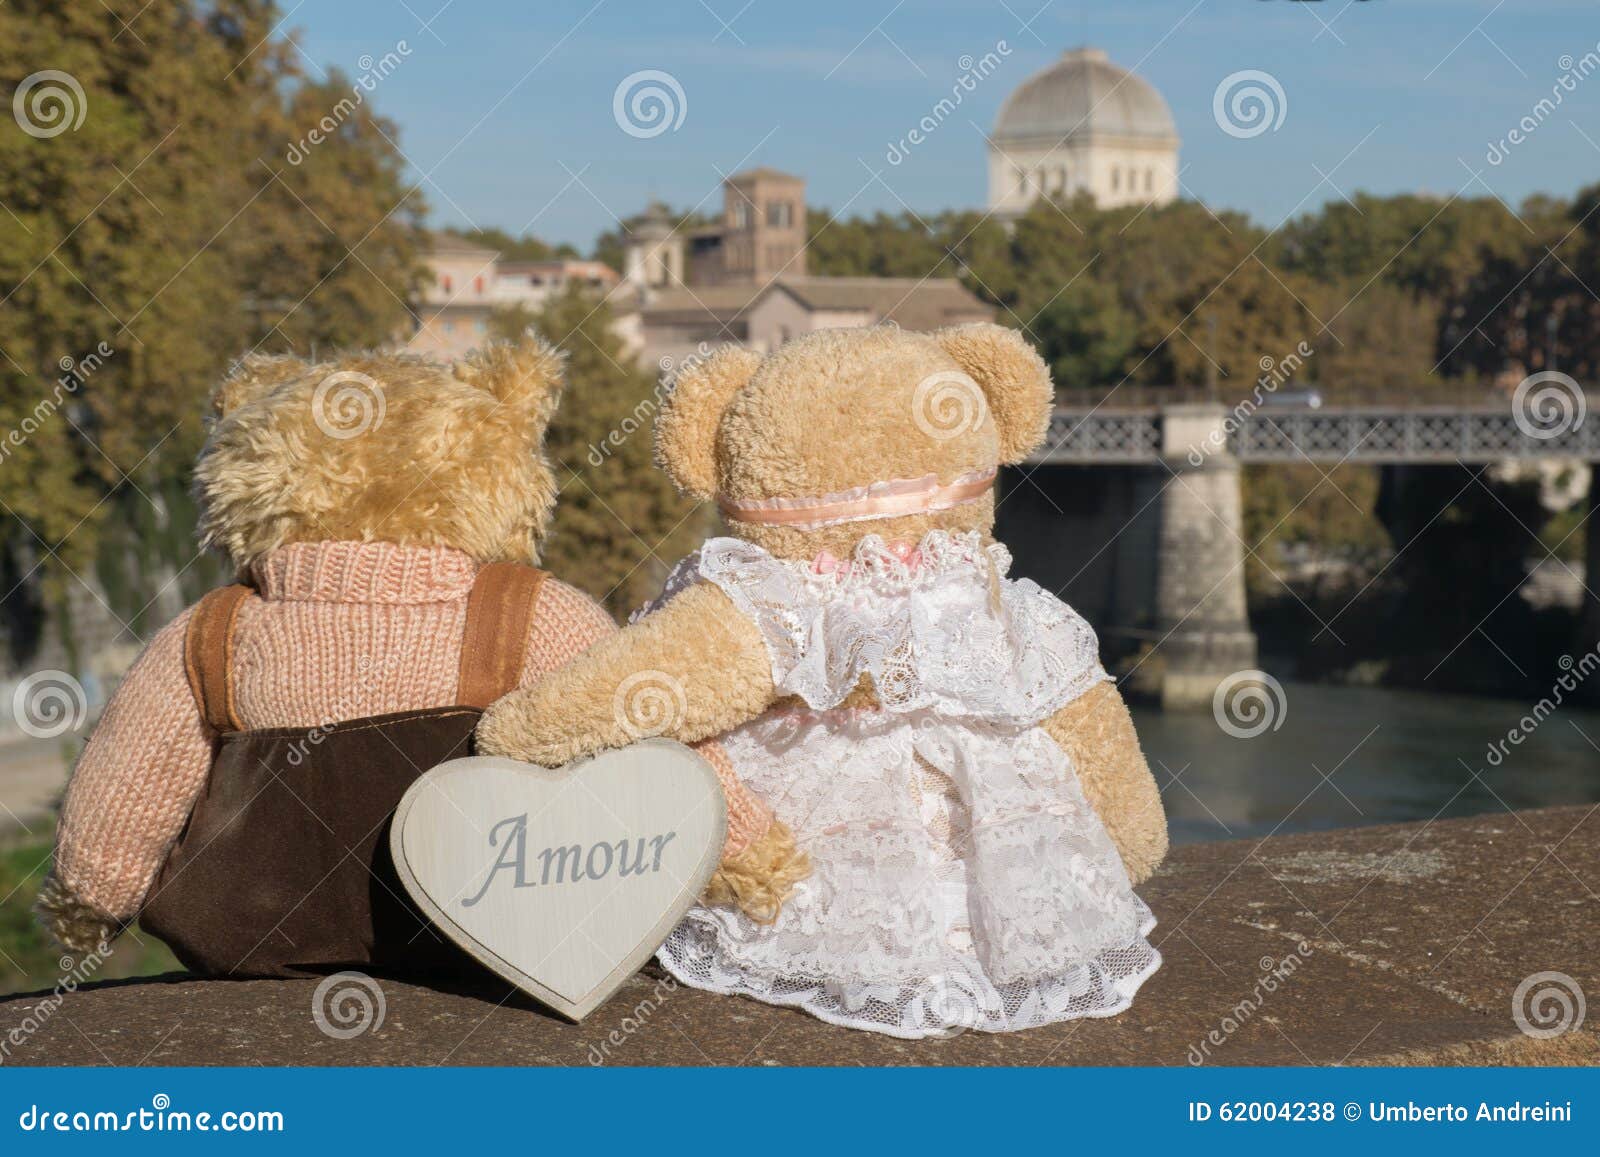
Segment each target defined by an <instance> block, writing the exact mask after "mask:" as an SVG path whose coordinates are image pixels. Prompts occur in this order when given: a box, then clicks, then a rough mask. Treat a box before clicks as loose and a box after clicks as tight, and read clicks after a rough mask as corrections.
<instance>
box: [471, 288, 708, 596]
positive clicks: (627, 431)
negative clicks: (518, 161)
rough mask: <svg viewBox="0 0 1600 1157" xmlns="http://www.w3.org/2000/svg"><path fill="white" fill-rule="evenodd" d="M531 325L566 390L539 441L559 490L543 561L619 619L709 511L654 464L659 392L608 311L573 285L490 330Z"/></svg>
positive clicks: (503, 316)
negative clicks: (558, 361) (554, 353)
mask: <svg viewBox="0 0 1600 1157" xmlns="http://www.w3.org/2000/svg"><path fill="white" fill-rule="evenodd" d="M530 327H531V328H533V329H534V330H536V331H537V332H538V333H540V334H542V335H543V336H544V338H545V340H546V341H549V342H550V343H551V344H552V345H555V346H556V347H557V348H558V349H560V350H562V351H563V352H564V353H565V354H566V355H567V389H566V393H565V395H564V396H563V398H562V402H561V407H560V409H559V410H557V412H556V417H555V420H554V422H552V423H551V426H550V430H549V433H548V435H547V436H546V440H545V448H546V453H548V454H549V456H550V459H551V462H552V464H553V465H554V466H555V470H556V475H557V479H558V481H559V484H560V487H561V497H560V501H559V502H558V503H557V505H556V516H555V524H554V526H553V527H552V530H551V535H550V539H549V542H548V544H547V545H546V549H545V552H544V565H546V566H547V567H549V568H550V569H551V570H552V571H553V572H555V573H556V574H559V575H560V576H561V577H562V578H563V579H565V580H566V581H568V582H570V583H573V584H574V585H576V586H578V587H581V588H582V589H583V590H585V591H587V592H588V593H589V594H591V595H593V596H594V597H595V598H597V599H599V600H600V601H601V602H602V603H604V604H605V606H606V607H607V609H609V610H610V611H611V612H612V613H613V614H614V615H617V616H618V617H624V616H626V615H627V614H628V612H630V611H632V610H633V609H634V608H636V607H638V606H639V605H640V604H642V603H644V602H645V601H647V600H648V599H651V598H653V597H655V596H656V595H657V594H659V593H660V592H661V584H662V582H663V581H664V580H665V579H666V577H667V573H668V572H669V571H670V570H671V568H672V565H673V564H674V563H676V562H677V561H678V560H679V559H680V558H682V557H683V556H684V555H686V554H688V553H689V552H690V551H691V550H693V549H694V548H695V547H696V546H698V545H699V544H700V542H701V541H702V540H703V539H704V538H705V537H706V536H707V535H708V534H709V533H711V531H712V528H713V527H714V525H715V511H714V509H713V508H711V507H709V506H704V505H701V504H697V503H693V502H690V501H688V500H686V499H684V498H682V497H681V496H680V495H679V494H678V492H677V491H676V490H675V489H674V488H673V486H672V483H671V482H670V481H668V479H667V476H666V475H665V474H664V473H662V472H661V471H660V470H658V469H656V467H655V464H654V461H653V447H654V441H655V439H654V433H655V416H656V413H657V411H658V410H659V408H660V404H661V399H662V397H663V396H664V391H663V388H662V387H661V386H660V385H659V384H658V383H657V382H655V381H654V380H652V378H651V376H650V375H649V374H648V373H647V372H645V371H644V370H641V369H639V368H638V365H637V364H636V363H635V362H634V360H633V359H632V357H631V356H630V355H628V354H627V353H626V351H624V350H623V348H622V344H621V342H620V341H619V340H618V338H617V334H616V330H615V328H614V323H613V317H612V314H611V311H610V309H609V308H608V307H607V306H606V305H605V304H604V302H603V301H601V300H599V299H597V298H596V297H595V296H594V295H593V294H588V293H584V292H583V291H582V290H580V289H577V288H573V289H571V290H569V291H568V292H567V293H565V294H563V295H561V296H558V297H554V298H552V299H551V300H550V301H549V302H548V303H547V304H546V305H545V307H544V309H543V310H541V311H539V312H538V313H530V312H528V311H527V310H525V309H521V308H514V309H509V310H504V311H501V312H500V313H498V314H496V316H495V318H494V320H493V322H492V324H491V327H490V328H491V332H492V334H493V335H494V336H496V337H500V338H510V337H514V336H515V335H517V334H519V333H521V332H522V331H523V330H525V329H528V328H530Z"/></svg>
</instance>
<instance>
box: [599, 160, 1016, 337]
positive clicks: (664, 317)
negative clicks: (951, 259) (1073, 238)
mask: <svg viewBox="0 0 1600 1157" xmlns="http://www.w3.org/2000/svg"><path fill="white" fill-rule="evenodd" d="M805 190H806V186H805V181H804V180H803V179H802V178H800V177H795V176H791V175H789V174H787V173H780V172H778V171H777V170H775V169H768V168H760V169H752V170H750V171H749V172H744V173H736V174H734V175H733V176H731V177H729V178H728V179H727V180H725V181H724V182H723V207H722V214H721V218H720V220H719V221H718V222H717V223H716V224H713V225H707V226H701V227H698V228H693V227H692V228H687V229H679V228H676V227H675V222H674V220H673V218H672V216H671V214H670V212H669V211H668V210H667V208H666V206H664V205H660V204H656V205H652V206H650V207H649V208H648V209H647V210H646V211H645V213H644V214H643V216H642V217H640V218H639V219H638V220H636V221H635V222H634V223H633V224H632V225H631V226H630V227H629V229H628V237H627V242H626V248H625V257H624V262H623V269H624V270H625V281H626V283H627V285H628V286H629V288H631V289H632V290H633V292H634V293H635V294H636V298H637V301H638V312H637V316H636V318H634V319H632V320H634V321H635V322H636V325H637V329H636V331H635V332H636V333H637V342H638V344H639V346H640V347H641V353H642V356H643V357H644V358H645V359H646V360H648V361H655V362H664V361H666V360H671V361H678V360H681V359H682V358H684V357H687V356H689V355H691V354H693V353H695V352H697V351H699V350H702V349H704V348H705V347H708V346H716V345H722V344H726V343H729V342H738V343H740V344H744V345H748V346H750V347H751V348H753V349H757V350H761V351H766V350H770V349H772V348H774V347H775V346H778V345H781V344H782V343H783V342H785V341H788V340H789V339H790V338H792V337H797V336H799V335H800V334H803V333H810V332H811V331H813V330H818V329H833V328H838V327H842V326H858V325H873V324H876V323H878V322H883V321H892V322H895V323H896V324H898V325H901V326H904V327H905V328H907V329H919V330H921V329H937V328H939V327H940V326H945V325H956V324H959V323H961V322H966V321H988V320H990V319H991V318H992V317H993V312H994V311H993V310H992V309H990V307H989V306H987V305H985V304H984V303H983V302H982V301H980V300H979V299H978V298H977V297H975V296H974V295H973V294H972V293H971V292H970V291H969V290H968V289H967V288H966V287H965V286H963V285H962V284H961V283H960V282H959V281H956V280H955V279H954V278H876V277H809V276H807V275H806V200H805Z"/></svg>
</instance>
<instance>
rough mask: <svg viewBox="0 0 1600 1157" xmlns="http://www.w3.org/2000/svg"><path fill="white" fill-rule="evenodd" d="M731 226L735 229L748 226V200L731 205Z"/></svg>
mask: <svg viewBox="0 0 1600 1157" xmlns="http://www.w3.org/2000/svg"><path fill="white" fill-rule="evenodd" d="M733 227H734V228H735V229H748V228H750V202H748V201H740V202H739V203H738V204H737V205H735V206H734V207H733Z"/></svg>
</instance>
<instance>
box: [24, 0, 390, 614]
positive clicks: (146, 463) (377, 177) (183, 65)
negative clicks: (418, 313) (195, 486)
mask: <svg viewBox="0 0 1600 1157" xmlns="http://www.w3.org/2000/svg"><path fill="white" fill-rule="evenodd" d="M280 18H281V13H280V11H279V10H278V8H277V6H276V5H275V4H273V3H271V2H269V0H204V2H202V0H178V2H174V3H167V4H161V5H157V6H153V7H152V6H148V5H141V4H139V3H136V2H135V0H105V2H104V3H102V2H101V0H13V2H12V3H9V4H6V5H5V6H3V7H0V76H4V77H6V78H7V80H8V81H9V82H11V85H10V87H9V88H8V89H7V90H6V91H5V92H4V93H0V95H3V96H5V97H6V98H8V99H7V102H6V103H7V104H8V105H11V104H12V101H13V99H14V100H15V101H16V102H17V103H16V108H17V110H18V111H17V115H16V116H15V117H14V118H13V120H14V122H15V123H7V124H5V126H4V129H5V131H3V132H0V205H3V206H4V212H0V300H3V302H4V308H3V309H0V351H3V356H0V453H3V457H0V472H3V475H4V483H3V487H0V489H3V494H4V497H3V502H4V505H3V507H0V519H3V522H0V552H3V553H4V555H5V556H6V559H7V563H6V568H7V569H8V571H11V572H14V573H19V574H22V575H26V576H28V579H27V581H28V582H29V583H30V584H37V583H40V582H43V583H45V585H46V586H51V585H52V584H53V587H54V589H56V590H57V592H58V593H59V590H60V589H61V586H62V584H63V583H65V582H67V581H74V580H72V579H71V578H70V576H73V575H86V574H88V573H89V572H88V570H87V568H88V566H89V565H90V564H91V563H94V564H96V565H99V566H100V567H101V568H102V570H103V569H104V566H105V563H106V559H107V556H108V555H110V556H116V555H119V554H123V553H126V552H128V551H131V550H132V549H133V545H134V539H135V538H138V540H139V542H140V544H141V545H142V546H143V547H146V548H149V547H151V546H152V544H153V546H154V547H155V548H156V549H159V550H161V551H163V552H164V553H166V554H167V555H168V557H167V558H166V559H165V560H164V562H163V564H162V565H161V566H159V567H157V568H155V569H154V570H145V569H142V568H134V569H137V570H139V572H140V576H141V577H142V578H146V579H147V578H149V577H151V576H157V577H158V578H159V576H161V574H162V573H163V571H164V572H165V578H164V579H161V580H160V581H162V582H169V581H170V580H174V579H177V578H179V576H182V579H183V581H184V582H185V583H190V582H192V577H191V576H192V575H198V574H200V573H201V572H200V571H198V570H195V571H192V572H191V570H190V568H189V566H188V564H189V563H190V561H191V560H192V558H193V536H192V534H191V533H189V528H188V527H187V526H182V525H176V524H175V522H174V520H175V519H177V520H181V519H182V518H183V517H184V516H185V511H184V510H183V509H182V507H183V503H184V499H183V494H184V491H185V489H186V479H187V471H188V467H189V463H190V461H191V460H192V458H193V455H194V453H195V450H196V449H197V447H198V446H199V443H200V441H201V438H202V436H203V429H202V424H201V418H202V412H203V399H204V397H205V394H206V391H207V390H208V389H209V387H210V385H211V384H212V382H213V381H215V380H216V378H217V377H218V376H219V375H220V374H222V373H223V372H224V371H225V369H226V367H227V365H228V363H229V362H230V360H232V359H234V358H236V357H238V356H239V355H241V354H243V353H245V352H246V351H249V350H252V349H261V350H264V351H269V352H270V351H279V350H291V349H292V350H297V351H299V352H303V353H305V352H312V351H314V350H315V349H316V348H318V347H319V346H321V347H326V346H329V345H361V344H377V343H381V342H384V341H387V340H389V339H391V338H392V337H393V336H395V335H396V334H397V333H399V332H402V331H403V328H404V324H405V321H406V318H407V308H406V305H405V302H406V299H407V297H408V296H409V295H410V292H411V289H412V287H413V286H414V285H415V284H416V281H417V278H418V276H419V274H420V260H419V258H420V252H421V250H420V241H421V236H420V228H419V222H420V214H421V211H422V206H421V204H420V203H419V201H418V200H417V198H416V197H415V196H414V195H412V193H411V191H410V190H409V189H408V188H407V186H406V183H405V181H404V178H403V176H402V160H401V157H400V154H399V152H398V150H397V149H396V147H395V145H394V144H393V143H392V142H393V138H394V137H395V135H396V134H395V129H394V126H393V125H391V124H388V123H387V122H385V121H383V120H382V119H381V118H380V117H378V116H376V115H375V113H374V112H373V110H372V105H371V96H370V90H369V89H366V88H362V87H360V86H358V85H356V84H354V83H352V82H351V81H350V80H348V79H347V78H345V77H342V76H339V75H337V74H330V75H328V76H326V77H317V78H307V77H306V76H304V75H303V74H302V72H301V64H300V58H299V56H298V54H297V53H296V52H295V50H294V49H293V47H292V45H290V44H289V42H288V41H287V40H285V39H283V38H282V36H281V35H278V34H276V32H275V30H276V28H277V25H278V23H279V21H280ZM19 89H22V90H24V91H22V92H20V93H19V91H18V90H19ZM313 134H315V136H316V137H317V138H318V139H319V143H316V144H309V138H311V137H312V135H313ZM297 144H298V145H299V146H301V148H300V149H299V150H298V160H295V159H294V158H295V156H296V149H295V146H296V145H297ZM146 524H150V525H148V526H147V525H146ZM141 528H143V529H144V530H148V531H149V533H143V532H142V530H141ZM124 585H125V586H126V587H127V588H128V589H127V592H126V596H127V603H126V605H125V606H124V607H123V608H122V613H124V614H126V613H130V612H131V611H133V610H137V609H138V608H139V607H142V606H144V605H146V604H147V603H148V601H149V600H150V598H151V596H152V595H153V594H154V593H155V592H154V591H151V590H148V589H141V582H140V581H130V582H128V583H126V584H124Z"/></svg>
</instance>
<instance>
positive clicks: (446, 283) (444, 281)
mask: <svg viewBox="0 0 1600 1157" xmlns="http://www.w3.org/2000/svg"><path fill="white" fill-rule="evenodd" d="M455 287H456V283H455V282H454V281H452V280H451V279H450V275H449V274H448V273H446V274H445V275H444V276H443V277H441V278H439V288H441V289H443V290H444V291H445V292H446V293H449V292H451V291H452V290H454V289H455Z"/></svg>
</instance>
